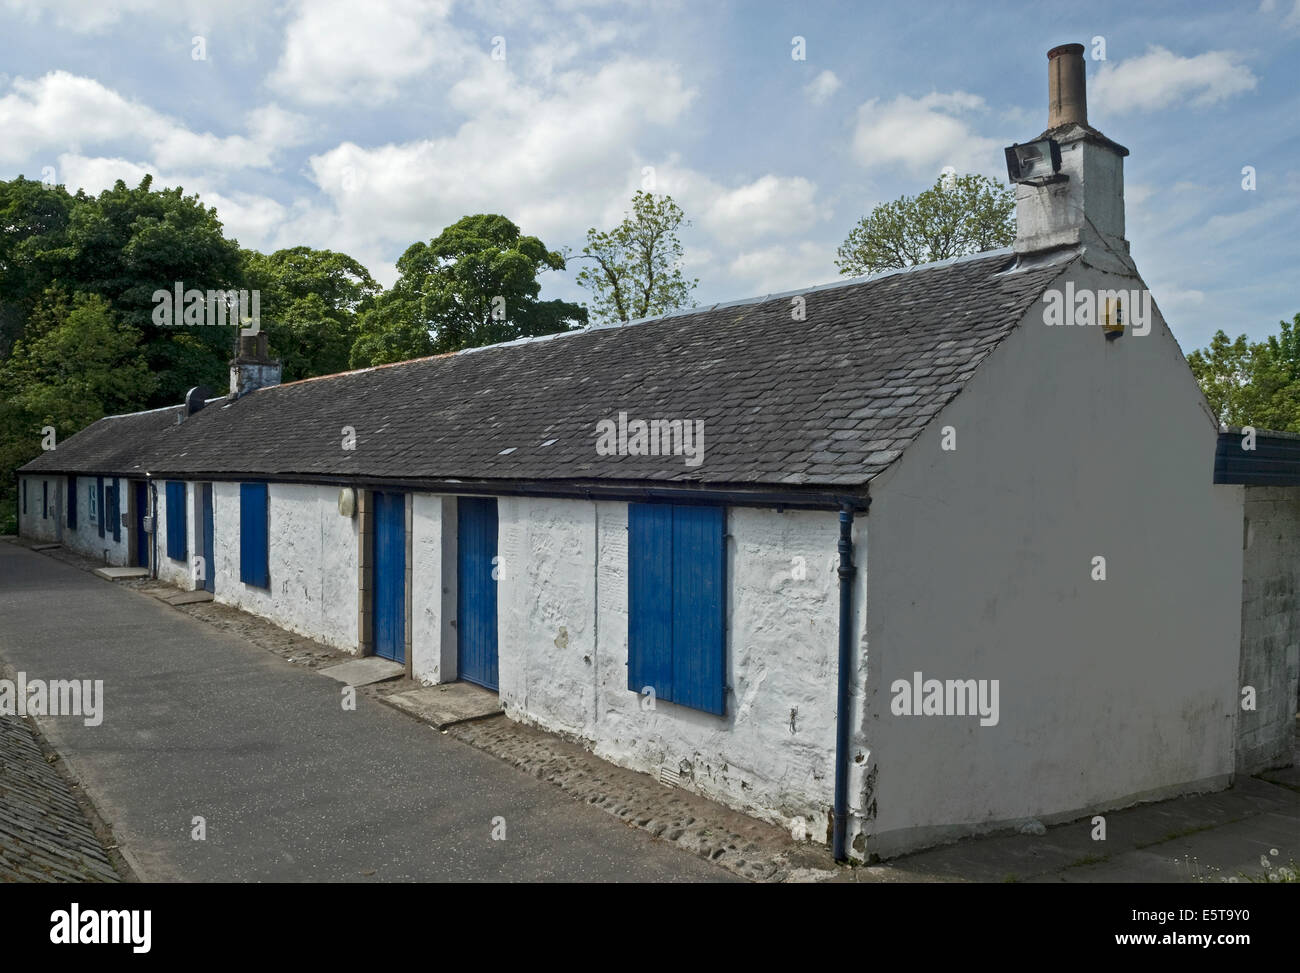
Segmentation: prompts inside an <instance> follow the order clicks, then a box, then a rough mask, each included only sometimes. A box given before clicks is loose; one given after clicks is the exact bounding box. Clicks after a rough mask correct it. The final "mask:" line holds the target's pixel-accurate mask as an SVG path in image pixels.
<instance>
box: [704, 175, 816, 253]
mask: <svg viewBox="0 0 1300 973" xmlns="http://www.w3.org/2000/svg"><path fill="white" fill-rule="evenodd" d="M704 188H707V189H713V187H712V186H711V185H710V186H707V187H704ZM714 192H715V195H714V196H713V199H712V200H711V201H710V202H708V203H707V205H706V207H705V209H704V210H703V213H702V214H701V216H700V224H701V226H703V227H704V228H705V229H706V230H708V231H709V232H710V233H712V234H713V235H714V236H715V237H717V238H718V240H719V241H721V242H722V243H724V244H733V245H734V244H737V243H741V242H748V241H752V240H755V239H759V238H762V237H765V236H771V235H773V234H778V233H779V234H785V235H788V234H792V233H800V232H803V231H804V230H807V229H808V228H809V227H811V226H812V225H813V224H815V223H817V222H818V221H819V220H822V219H825V218H826V217H827V216H828V215H829V214H828V211H827V210H826V208H825V207H823V206H822V205H820V204H819V203H818V202H817V186H816V184H814V183H812V182H810V181H809V180H807V179H805V178H803V177H802V176H794V177H781V176H774V175H771V174H769V175H766V176H761V177H760V178H758V179H755V180H754V181H753V182H751V183H748V184H747V185H744V186H740V187H739V188H737V189H732V190H722V189H714Z"/></svg>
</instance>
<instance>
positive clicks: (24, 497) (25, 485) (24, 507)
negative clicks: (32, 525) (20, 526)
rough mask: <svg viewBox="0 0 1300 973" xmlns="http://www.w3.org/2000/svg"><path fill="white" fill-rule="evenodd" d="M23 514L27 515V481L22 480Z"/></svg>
mask: <svg viewBox="0 0 1300 973" xmlns="http://www.w3.org/2000/svg"><path fill="white" fill-rule="evenodd" d="M23 513H27V481H26V480H23Z"/></svg>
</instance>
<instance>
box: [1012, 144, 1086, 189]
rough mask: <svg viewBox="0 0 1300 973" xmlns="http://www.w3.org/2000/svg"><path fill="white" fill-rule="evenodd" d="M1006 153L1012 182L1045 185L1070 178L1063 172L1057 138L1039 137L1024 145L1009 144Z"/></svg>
mask: <svg viewBox="0 0 1300 973" xmlns="http://www.w3.org/2000/svg"><path fill="white" fill-rule="evenodd" d="M1006 154H1007V177H1008V178H1009V179H1010V180H1011V181H1012V182H1023V183H1026V184H1028V185H1030V186H1045V185H1047V184H1048V183H1053V182H1065V181H1066V180H1067V179H1069V178H1070V177H1069V176H1066V175H1062V173H1061V146H1060V145H1059V144H1058V143H1057V141H1056V139H1038V140H1037V141H1034V142H1026V143H1025V144H1024V145H1021V144H1020V143H1019V142H1017V143H1016V144H1015V145H1009V146H1007V148H1006Z"/></svg>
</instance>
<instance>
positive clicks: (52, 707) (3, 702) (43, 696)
mask: <svg viewBox="0 0 1300 973" xmlns="http://www.w3.org/2000/svg"><path fill="white" fill-rule="evenodd" d="M0 716H80V717H82V722H83V723H85V725H86V726H99V724H100V723H102V722H104V680H102V679H96V680H94V681H93V682H92V681H91V680H89V679H51V680H50V681H49V682H46V681H45V680H44V679H28V678H27V673H25V672H20V673H18V678H17V679H0Z"/></svg>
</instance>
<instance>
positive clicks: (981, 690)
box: [889, 672, 998, 726]
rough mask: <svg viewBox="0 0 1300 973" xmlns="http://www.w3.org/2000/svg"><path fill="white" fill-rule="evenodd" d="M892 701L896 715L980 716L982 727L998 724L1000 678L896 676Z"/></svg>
mask: <svg viewBox="0 0 1300 973" xmlns="http://www.w3.org/2000/svg"><path fill="white" fill-rule="evenodd" d="M889 691H890V692H891V693H893V694H894V699H893V701H892V702H891V703H890V704H889V708H890V710H891V712H893V714H894V715H895V716H978V717H979V718H980V726H997V725H998V680H996V679H923V678H922V676H921V673H919V672H914V673H912V678H911V680H910V681H909V680H907V679H895V680H894V681H893V683H892V684H891V685H890V687H889Z"/></svg>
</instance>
